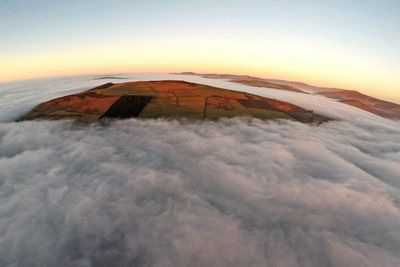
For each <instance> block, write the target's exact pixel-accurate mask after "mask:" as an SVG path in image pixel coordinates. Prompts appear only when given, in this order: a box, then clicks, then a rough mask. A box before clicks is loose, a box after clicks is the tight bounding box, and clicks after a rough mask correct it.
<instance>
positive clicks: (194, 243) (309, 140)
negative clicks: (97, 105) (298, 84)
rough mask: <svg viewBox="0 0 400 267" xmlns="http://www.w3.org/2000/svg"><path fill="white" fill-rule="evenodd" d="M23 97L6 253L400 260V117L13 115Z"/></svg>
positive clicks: (3, 240) (1, 242)
mask: <svg viewBox="0 0 400 267" xmlns="http://www.w3.org/2000/svg"><path fill="white" fill-rule="evenodd" d="M67 87H68V86H66V85H65V84H64V87H62V86H58V87H57V88H64V89H65V88H67ZM83 87H84V86H82V88H83ZM21 88H22V87H21ZM64 89H63V90H64ZM21 90H22V89H21ZM60 90H61V89H60ZM65 90H66V89H65ZM71 90H72V89H71ZM49 91H50V90H49V89H48V90H47V91H46V90H43V91H42V93H43V94H44V93H45V92H48V93H50V92H49ZM61 91H62V90H61ZM61 91H60V92H61ZM17 92H18V90H17V91H16V93H17ZM51 94H55V91H54V90H53V91H51ZM64 94H65V93H64ZM24 96H25V97H26V98H25V101H26V102H24V103H25V104H24V105H22V106H17V107H16V108H15V110H12V112H10V111H7V110H6V108H5V106H6V105H10V104H9V103H5V101H4V98H3V99H2V102H1V103H2V104H3V106H0V109H2V110H3V111H4V112H3V113H2V116H3V117H2V120H3V121H4V122H2V123H0V266H271V267H280V266H284V267H291V266H299V267H300V266H301V267H303V266H318V267H319V266H338V267H339V266H389V267H395V266H400V254H399V251H400V124H399V123H396V122H391V123H387V120H384V119H382V120H379V119H376V118H375V117H372V119H368V116H369V115H368V116H366V117H365V118H366V119H362V120H351V117H350V119H347V120H342V121H334V122H329V123H326V124H323V125H321V126H320V127H314V126H309V125H303V124H300V123H296V122H284V121H283V122H268V123H267V122H262V121H258V120H253V121H251V122H246V121H241V120H226V121H223V122H219V123H214V122H206V123H201V124H200V123H199V124H184V123H183V124H182V123H179V122H176V121H163V120H148V121H138V120H126V121H118V122H113V123H111V124H110V125H107V126H104V125H91V126H76V125H73V124H72V123H70V122H60V121H59V122H45V121H40V122H22V123H12V122H7V121H5V120H7V118H11V117H12V116H13V112H22V109H24V108H26V105H28V104H27V103H28V102H29V101H31V102H29V103H31V104H30V105H32V103H33V102H34V101H37V100H38V99H39V98H40V97H38V96H35V95H34V94H33V92H32V93H31V94H30V96H32V99H33V98H34V99H35V100H32V99H31V100H30V98H29V97H28V94H24ZM3 97H4V95H3ZM12 98H13V93H12V92H11V93H9V94H8V99H11V100H12V101H17V98H21V95H20V96H18V97H16V96H14V99H12ZM32 101H33V102H32ZM332 102H334V101H332ZM332 105H335V104H332ZM357 118H358V117H357Z"/></svg>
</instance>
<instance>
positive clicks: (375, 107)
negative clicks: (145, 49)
mask: <svg viewBox="0 0 400 267" xmlns="http://www.w3.org/2000/svg"><path fill="white" fill-rule="evenodd" d="M179 74H183V75H196V76H201V77H203V78H210V79H227V80H229V81H231V82H236V83H241V84H246V85H250V86H255V87H265V88H270V89H279V90H286V91H292V92H308V93H314V94H318V95H323V96H326V97H330V98H334V99H337V100H339V101H340V102H342V103H345V104H347V105H351V106H354V107H356V108H359V109H362V110H365V111H368V112H371V113H373V114H375V115H378V116H381V117H385V118H389V119H400V105H398V104H395V103H391V102H388V101H384V100H380V99H377V98H374V97H371V96H368V95H365V94H362V93H360V92H358V91H355V90H346V89H339V88H329V87H318V86H313V85H309V84H306V83H300V82H293V81H284V80H274V79H265V78H258V77H253V76H247V75H232V74H198V73H194V72H182V73H179Z"/></svg>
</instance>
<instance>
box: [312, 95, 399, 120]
mask: <svg viewBox="0 0 400 267" xmlns="http://www.w3.org/2000/svg"><path fill="white" fill-rule="evenodd" d="M319 94H320V95H324V96H327V97H330V98H335V99H338V100H339V101H340V102H342V103H346V104H348V105H351V106H354V107H357V108H360V109H363V110H366V111H369V112H371V113H374V114H376V115H379V116H381V117H385V118H389V119H400V105H398V104H395V103H391V102H388V101H384V100H380V99H377V98H374V97H371V96H368V95H364V94H362V93H360V92H358V91H353V90H343V91H337V92H324V93H319Z"/></svg>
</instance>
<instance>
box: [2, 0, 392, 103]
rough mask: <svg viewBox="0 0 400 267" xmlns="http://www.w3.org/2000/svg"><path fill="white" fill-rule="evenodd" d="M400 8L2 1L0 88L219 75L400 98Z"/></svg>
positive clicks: (385, 4) (250, 1)
mask: <svg viewBox="0 0 400 267" xmlns="http://www.w3.org/2000/svg"><path fill="white" fill-rule="evenodd" d="M399 14H400V1H398V0H393V1H390V0H386V1H377V0H375V1H370V0H365V1H353V0H336V1H310V0H308V1H284V0H283V1H267V0H262V1H261V0H260V1H256V0H247V1H244V0H242V1H237V0H229V1H223V0H221V1H210V0H202V1H191V0H186V1H176V0H170V1H165V0H163V1H133V0H130V1H128V0H120V1H116V0H115V1H111V0H85V1H82V0H69V1H53V0H35V1H33V0H1V1H0V34H1V38H0V81H1V82H4V81H12V80H19V79H31V78H40V77H47V76H59V75H73V74H89V73H110V72H112V73H115V72H175V71H195V72H217V73H222V72H223V73H234V74H248V75H254V76H261V77H266V78H278V79H286V80H296V81H302V82H307V83H311V84H315V85H322V86H331V87H341V88H348V89H356V90H360V91H362V92H365V93H368V94H371V95H374V96H377V97H381V98H384V99H388V100H393V101H396V102H399V101H400V30H399V29H400V16H399Z"/></svg>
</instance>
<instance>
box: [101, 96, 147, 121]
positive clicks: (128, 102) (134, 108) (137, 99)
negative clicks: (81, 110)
mask: <svg viewBox="0 0 400 267" xmlns="http://www.w3.org/2000/svg"><path fill="white" fill-rule="evenodd" d="M152 98H153V97H152V96H140V95H133V96H121V97H120V98H119V99H118V100H117V101H115V103H114V104H113V105H112V106H111V107H110V108H109V109H108V110H107V111H106V112H105V113H104V114H103V115H102V116H101V117H100V119H102V118H119V119H128V118H136V117H138V116H139V114H140V112H141V111H142V110H143V109H144V107H145V106H146V105H147V104H148V103H149V102H150V100H151V99H152Z"/></svg>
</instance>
